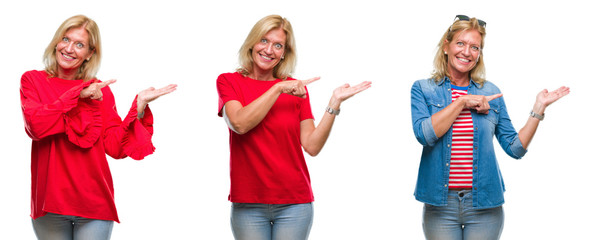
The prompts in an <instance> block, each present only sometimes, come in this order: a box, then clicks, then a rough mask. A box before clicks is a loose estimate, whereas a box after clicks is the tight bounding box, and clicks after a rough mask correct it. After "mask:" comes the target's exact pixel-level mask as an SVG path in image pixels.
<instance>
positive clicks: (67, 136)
mask: <svg viewBox="0 0 589 240" xmlns="http://www.w3.org/2000/svg"><path fill="white" fill-rule="evenodd" d="M95 81H98V80H95ZM92 82H93V81H86V82H84V81H82V80H64V79H59V78H52V77H49V76H48V75H47V73H46V72H44V71H34V70H33V71H29V72H26V73H24V74H23V76H22V78H21V88H20V97H21V106H22V111H23V117H24V120H25V130H26V132H27V134H28V135H29V136H30V137H31V138H32V139H33V142H32V150H31V217H32V218H33V219H36V218H38V217H42V216H44V215H45V214H47V212H51V213H56V214H62V215H73V216H80V217H85V218H91V219H102V220H112V221H116V222H119V218H118V216H117V211H116V207H115V203H114V189H113V182H112V177H111V173H110V169H109V167H108V162H107V160H106V155H105V153H106V154H108V155H109V156H111V157H113V158H117V159H121V158H125V157H127V156H130V157H132V158H134V159H137V160H139V159H143V157H145V156H147V155H149V154H151V153H153V151H154V150H155V148H154V147H153V145H152V143H151V136H152V134H153V127H152V125H153V115H152V114H151V111H150V110H149V107H146V108H145V115H144V117H143V119H141V120H138V119H137V105H136V102H137V101H133V105H132V106H131V109H130V110H129V113H128V114H127V117H126V118H125V119H124V120H123V121H121V118H120V117H119V115H118V113H117V110H116V106H115V100H114V96H113V94H112V92H111V90H110V88H109V87H104V88H102V93H103V100H102V101H97V100H90V99H79V98H78V96H79V95H80V91H82V89H83V88H85V87H87V86H88V85H90V84H91V83H92Z"/></svg>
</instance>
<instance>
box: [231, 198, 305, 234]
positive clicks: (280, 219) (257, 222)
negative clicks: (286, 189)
mask: <svg viewBox="0 0 589 240" xmlns="http://www.w3.org/2000/svg"><path fill="white" fill-rule="evenodd" d="M312 225H313V203H303V204H261V203H233V205H232V207H231V230H232V231H233V236H234V237H235V239H236V240H249V239H256V240H305V239H307V238H308V237H309V233H310V232H311V226H312Z"/></svg>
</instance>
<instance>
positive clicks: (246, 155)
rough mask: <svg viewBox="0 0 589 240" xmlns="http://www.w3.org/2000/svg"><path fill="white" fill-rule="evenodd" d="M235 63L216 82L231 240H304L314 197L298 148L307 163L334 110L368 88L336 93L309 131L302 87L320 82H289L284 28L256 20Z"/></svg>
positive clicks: (291, 48) (289, 33)
mask: <svg viewBox="0 0 589 240" xmlns="http://www.w3.org/2000/svg"><path fill="white" fill-rule="evenodd" d="M239 56H240V57H239V62H240V65H241V68H240V69H238V70H237V72H235V73H225V74H221V75H220V76H219V78H218V79H217V90H218V93H219V112H218V114H219V116H223V117H224V118H225V120H226V121H227V125H228V126H229V128H230V131H229V132H230V149H231V162H230V167H231V169H230V175H231V190H230V195H229V200H230V201H231V202H233V205H232V211H231V228H232V231H233V236H234V237H235V239H259V240H265V239H268V240H269V239H307V237H308V236H309V232H310V230H311V225H312V222H313V205H312V202H313V192H312V190H311V180H310V177H309V171H308V170H307V165H306V163H305V158H304V156H303V151H302V150H301V146H302V148H304V149H305V151H306V152H307V153H309V154H310V155H311V156H315V155H317V154H319V151H321V148H322V147H323V145H324V144H325V141H326V140H327V137H328V136H329V132H330V130H331V127H332V126H333V122H334V120H335V116H336V115H337V114H338V113H339V111H340V104H341V103H342V102H343V101H344V100H346V99H348V98H350V97H352V96H354V95H355V94H357V93H359V92H361V91H364V90H366V89H367V88H369V87H370V84H371V83H370V82H363V83H360V84H358V85H356V86H353V87H351V86H350V85H348V84H345V85H343V86H341V87H339V88H337V89H335V90H334V91H333V95H332V97H331V100H330V101H329V104H328V105H327V109H326V111H325V113H324V115H323V118H322V119H321V122H320V123H319V125H317V127H315V123H314V118H313V114H312V112H311V106H310V104H309V95H308V94H307V89H306V85H307V84H309V83H311V82H313V81H316V80H318V79H319V78H313V79H309V80H303V81H299V80H295V79H293V78H291V74H292V72H293V71H294V66H295V62H296V48H295V41H294V36H293V30H292V27H291V25H290V22H289V21H288V20H286V19H284V18H282V17H280V16H278V15H271V16H267V17H265V18H262V19H261V20H260V21H258V22H257V23H256V25H254V27H253V28H252V30H251V31H250V33H249V35H248V37H247V38H246V40H245V42H244V43H243V45H242V46H241V50H240V51H239Z"/></svg>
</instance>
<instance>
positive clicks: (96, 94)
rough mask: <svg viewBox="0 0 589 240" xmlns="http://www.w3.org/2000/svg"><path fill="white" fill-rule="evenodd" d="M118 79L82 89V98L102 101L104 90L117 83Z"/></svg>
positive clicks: (95, 83)
mask: <svg viewBox="0 0 589 240" xmlns="http://www.w3.org/2000/svg"><path fill="white" fill-rule="evenodd" d="M116 81H117V80H116V79H111V80H108V81H105V82H98V81H96V82H94V83H92V84H90V85H89V86H88V87H86V88H84V89H82V91H81V92H80V98H90V99H92V100H98V101H102V90H101V89H102V88H103V87H106V86H108V85H111V84H113V83H115V82H116Z"/></svg>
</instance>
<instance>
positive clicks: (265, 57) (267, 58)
mask: <svg viewBox="0 0 589 240" xmlns="http://www.w3.org/2000/svg"><path fill="white" fill-rule="evenodd" d="M259 55H260V57H262V58H263V59H264V60H268V61H272V60H273V59H274V58H271V57H268V56H265V55H262V54H259Z"/></svg>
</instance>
